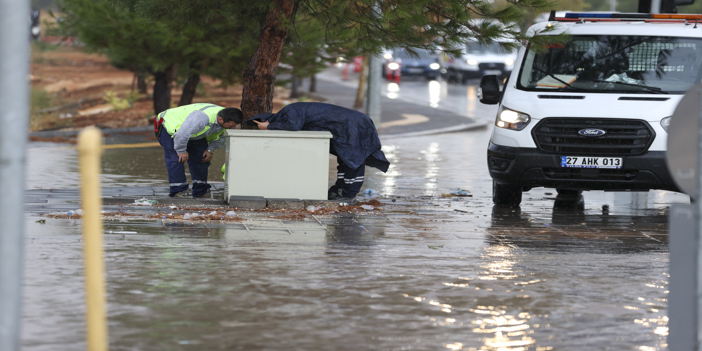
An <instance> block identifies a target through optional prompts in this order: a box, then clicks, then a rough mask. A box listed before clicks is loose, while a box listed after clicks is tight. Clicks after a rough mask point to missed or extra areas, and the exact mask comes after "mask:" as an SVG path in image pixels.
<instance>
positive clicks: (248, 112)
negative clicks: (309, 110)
mask: <svg viewBox="0 0 702 351" xmlns="http://www.w3.org/2000/svg"><path fill="white" fill-rule="evenodd" d="M297 1H299V0H272V2H273V4H272V6H271V8H270V10H269V11H268V16H267V17H266V23H265V24H264V25H263V28H261V35H260V37H259V44H258V49H256V53H255V54H254V55H253V57H252V58H251V61H250V62H249V65H248V66H246V68H245V69H244V72H243V78H244V89H243V91H242V100H241V111H242V112H244V117H246V118H248V117H251V116H254V115H257V114H259V113H264V112H271V111H272V110H273V88H274V84H275V75H276V73H277V72H278V63H279V62H280V53H281V51H282V50H283V44H284V43H285V38H286V37H287V35H288V27H287V25H286V24H287V23H292V18H293V13H294V10H295V7H296V5H297Z"/></svg>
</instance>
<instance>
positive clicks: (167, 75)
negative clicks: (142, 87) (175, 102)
mask: <svg viewBox="0 0 702 351" xmlns="http://www.w3.org/2000/svg"><path fill="white" fill-rule="evenodd" d="M174 77H175V65H170V66H168V67H166V69H164V70H163V71H158V72H154V80H155V82H154V99H153V101H154V113H155V114H159V113H161V112H163V111H165V110H168V109H169V108H171V88H172V87H173V79H174Z"/></svg>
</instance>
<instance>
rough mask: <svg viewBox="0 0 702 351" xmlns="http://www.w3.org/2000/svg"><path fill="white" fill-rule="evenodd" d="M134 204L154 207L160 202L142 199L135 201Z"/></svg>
mask: <svg viewBox="0 0 702 351" xmlns="http://www.w3.org/2000/svg"><path fill="white" fill-rule="evenodd" d="M134 204H135V205H139V206H153V205H156V204H158V201H156V200H153V199H147V198H145V197H142V198H141V199H138V200H134Z"/></svg>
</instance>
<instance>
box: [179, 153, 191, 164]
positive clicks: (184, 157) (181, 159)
mask: <svg viewBox="0 0 702 351" xmlns="http://www.w3.org/2000/svg"><path fill="white" fill-rule="evenodd" d="M188 156H190V155H188V153H187V152H184V153H182V154H178V162H180V163H185V161H187V160H188Z"/></svg>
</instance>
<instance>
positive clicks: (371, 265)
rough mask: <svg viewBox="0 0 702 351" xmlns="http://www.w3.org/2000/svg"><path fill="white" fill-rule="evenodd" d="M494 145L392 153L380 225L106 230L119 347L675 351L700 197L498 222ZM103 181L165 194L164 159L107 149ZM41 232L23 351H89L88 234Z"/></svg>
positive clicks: (634, 200) (340, 220) (361, 220)
mask: <svg viewBox="0 0 702 351" xmlns="http://www.w3.org/2000/svg"><path fill="white" fill-rule="evenodd" d="M464 88H466V87H464ZM490 118H492V117H490ZM489 135H490V129H489V128H487V129H481V130H475V131H470V132H461V133H451V134H441V135H433V136H423V137H412V138H397V139H386V140H383V144H384V145H385V152H386V155H387V156H388V159H390V161H391V162H392V163H393V165H392V166H391V168H390V170H389V171H388V172H387V173H386V174H383V173H380V172H377V171H375V170H374V169H370V168H369V169H368V170H367V172H366V182H365V184H364V189H373V190H377V191H379V192H380V194H381V200H382V201H383V202H384V203H385V204H386V205H385V206H384V208H383V210H382V211H380V212H379V211H374V212H364V213H358V214H355V215H352V214H343V215H338V214H337V215H324V214H320V215H315V216H314V217H313V219H309V220H306V221H285V220H265V219H259V220H250V221H244V222H239V223H229V224H209V223H208V224H203V223H174V222H166V223H161V222H151V221H122V222H120V221H110V222H106V223H105V231H106V232H107V234H106V236H105V250H106V253H105V254H106V269H107V292H108V297H107V298H108V303H109V306H108V312H109V332H110V349H111V350H219V349H222V350H254V349H266V350H290V349H300V350H365V349H369V350H376V349H378V350H400V349H403V350H494V351H497V350H501V351H503V350H504V351H506V350H511V351H517V350H583V351H585V350H587V351H589V350H639V351H650V350H665V349H667V347H666V336H667V313H666V309H667V295H668V293H667V290H668V258H669V256H668V246H667V242H668V235H667V211H668V206H669V205H670V204H671V203H676V202H689V199H688V197H687V196H685V195H682V194H677V193H672V192H664V191H651V192H650V193H648V194H642V193H605V192H584V194H583V195H584V196H583V199H582V201H563V199H557V198H556V193H555V191H554V190H549V189H533V190H531V191H530V192H528V193H525V194H524V201H523V203H522V205H521V207H520V208H517V209H501V208H494V207H493V206H492V200H491V180H490V177H489V175H488V172H487V165H486V161H485V152H486V151H485V149H486V145H487V141H488V139H489ZM28 157H29V165H28V167H29V170H28V174H29V179H28V184H27V185H28V188H29V189H40V188H43V189H46V188H75V187H77V184H78V175H77V173H76V169H77V166H76V155H75V151H74V150H72V149H69V148H65V149H59V148H57V147H55V146H54V145H47V144H33V145H32V147H31V148H30V150H29V151H28ZM218 157H221V158H220V159H219V160H217V159H215V164H214V165H213V166H212V167H211V168H210V173H211V176H210V179H211V180H213V181H214V180H218V177H219V174H218V169H219V167H218V166H217V163H218V162H219V165H221V162H223V155H222V154H220V155H219V156H218ZM215 171H217V172H215ZM103 172H104V173H105V174H104V176H103V181H104V183H103V184H104V186H106V187H115V186H120V187H121V186H130V187H136V186H149V185H165V184H166V178H165V169H164V166H163V155H162V151H161V149H160V148H140V149H114V150H106V152H105V157H104V159H103ZM331 175H332V176H333V175H334V173H333V172H332V173H331ZM458 190H465V191H466V192H467V193H468V194H469V195H470V196H451V195H450V193H452V192H456V191H458ZM444 194H446V195H444ZM38 219H39V217H37V216H36V215H33V214H27V217H26V227H27V233H28V234H27V236H28V237H27V241H26V266H25V269H26V273H25V290H24V295H25V300H24V311H23V312H24V321H23V337H22V339H23V348H22V350H27V351H29V350H32V351H34V350H42V351H43V350H77V349H83V348H84V347H85V342H84V340H85V334H84V305H83V303H84V302H83V297H84V295H83V285H82V284H83V278H82V251H81V250H82V246H81V245H82V243H81V242H80V221H76V220H59V219H47V220H46V223H37V220H38Z"/></svg>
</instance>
